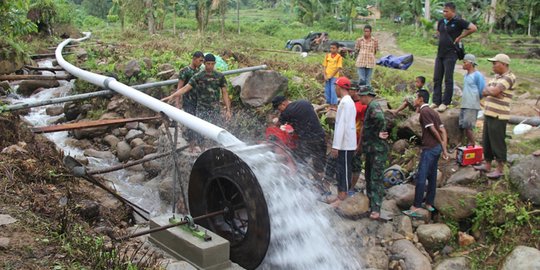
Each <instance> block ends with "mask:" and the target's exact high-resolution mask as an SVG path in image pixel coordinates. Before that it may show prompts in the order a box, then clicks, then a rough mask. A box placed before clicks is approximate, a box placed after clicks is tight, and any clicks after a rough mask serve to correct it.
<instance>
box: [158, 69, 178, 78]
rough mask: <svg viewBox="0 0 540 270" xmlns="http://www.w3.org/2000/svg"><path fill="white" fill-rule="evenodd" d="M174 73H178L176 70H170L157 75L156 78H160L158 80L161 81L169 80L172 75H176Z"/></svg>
mask: <svg viewBox="0 0 540 270" xmlns="http://www.w3.org/2000/svg"><path fill="white" fill-rule="evenodd" d="M174 73H176V71H175V70H174V69H169V70H165V71H161V72H159V73H158V74H156V77H158V79H160V80H167V79H169V78H170V77H171V76H172V75H174Z"/></svg>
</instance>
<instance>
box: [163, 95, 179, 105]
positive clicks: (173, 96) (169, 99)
mask: <svg viewBox="0 0 540 270" xmlns="http://www.w3.org/2000/svg"><path fill="white" fill-rule="evenodd" d="M175 99H176V95H175V94H172V95H170V96H167V97H164V98H162V99H161V101H163V102H167V103H170V102H171V101H174V100H175Z"/></svg>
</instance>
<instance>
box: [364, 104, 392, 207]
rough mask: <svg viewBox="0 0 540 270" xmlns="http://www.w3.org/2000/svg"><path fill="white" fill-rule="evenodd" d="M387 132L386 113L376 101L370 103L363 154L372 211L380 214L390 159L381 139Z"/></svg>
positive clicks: (365, 121) (365, 123) (365, 119)
mask: <svg viewBox="0 0 540 270" xmlns="http://www.w3.org/2000/svg"><path fill="white" fill-rule="evenodd" d="M383 131H386V121H385V119H384V113H383V110H382V109H381V106H380V105H379V103H378V102H377V101H375V100H373V101H372V102H370V103H369V105H368V107H367V110H366V116H365V118H364V129H363V130H362V152H363V153H364V154H365V157H366V162H365V166H366V167H365V176H366V189H367V195H368V197H369V204H370V208H371V211H374V212H380V209H381V203H382V199H383V196H384V186H383V172H384V169H385V167H386V161H387V158H388V145H387V143H386V141H385V140H383V139H381V138H379V133H380V132H383Z"/></svg>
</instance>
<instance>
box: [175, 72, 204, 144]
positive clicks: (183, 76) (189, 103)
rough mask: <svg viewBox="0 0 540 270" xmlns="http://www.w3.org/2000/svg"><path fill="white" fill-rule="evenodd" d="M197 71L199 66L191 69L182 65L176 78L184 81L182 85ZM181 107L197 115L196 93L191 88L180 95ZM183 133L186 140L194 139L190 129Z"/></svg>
mask: <svg viewBox="0 0 540 270" xmlns="http://www.w3.org/2000/svg"><path fill="white" fill-rule="evenodd" d="M199 71H200V69H199V68H197V69H193V68H191V66H187V67H184V68H183V69H181V70H180V72H179V73H178V80H182V81H184V85H186V84H188V82H189V80H191V77H193V75H195V74H196V73H197V72H199ZM182 109H183V110H184V111H185V112H187V113H189V114H191V115H197V112H196V109H197V93H196V92H195V91H193V89H191V90H190V91H189V92H187V93H185V94H184V96H183V97H182ZM185 135H186V139H187V140H188V141H193V140H194V139H195V134H194V132H193V130H191V129H186V130H185Z"/></svg>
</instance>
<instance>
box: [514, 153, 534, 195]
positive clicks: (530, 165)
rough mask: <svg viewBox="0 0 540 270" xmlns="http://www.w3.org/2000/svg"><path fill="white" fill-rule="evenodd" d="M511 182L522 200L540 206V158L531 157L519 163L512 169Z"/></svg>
mask: <svg viewBox="0 0 540 270" xmlns="http://www.w3.org/2000/svg"><path fill="white" fill-rule="evenodd" d="M510 181H512V183H513V184H514V185H516V187H517V188H518V191H519V194H520V195H521V198H523V199H525V200H530V201H531V202H532V203H534V204H535V205H540V157H535V156H532V155H531V156H528V157H526V158H524V159H522V160H520V161H519V162H517V163H516V164H515V165H514V166H512V168H511V169H510Z"/></svg>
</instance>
